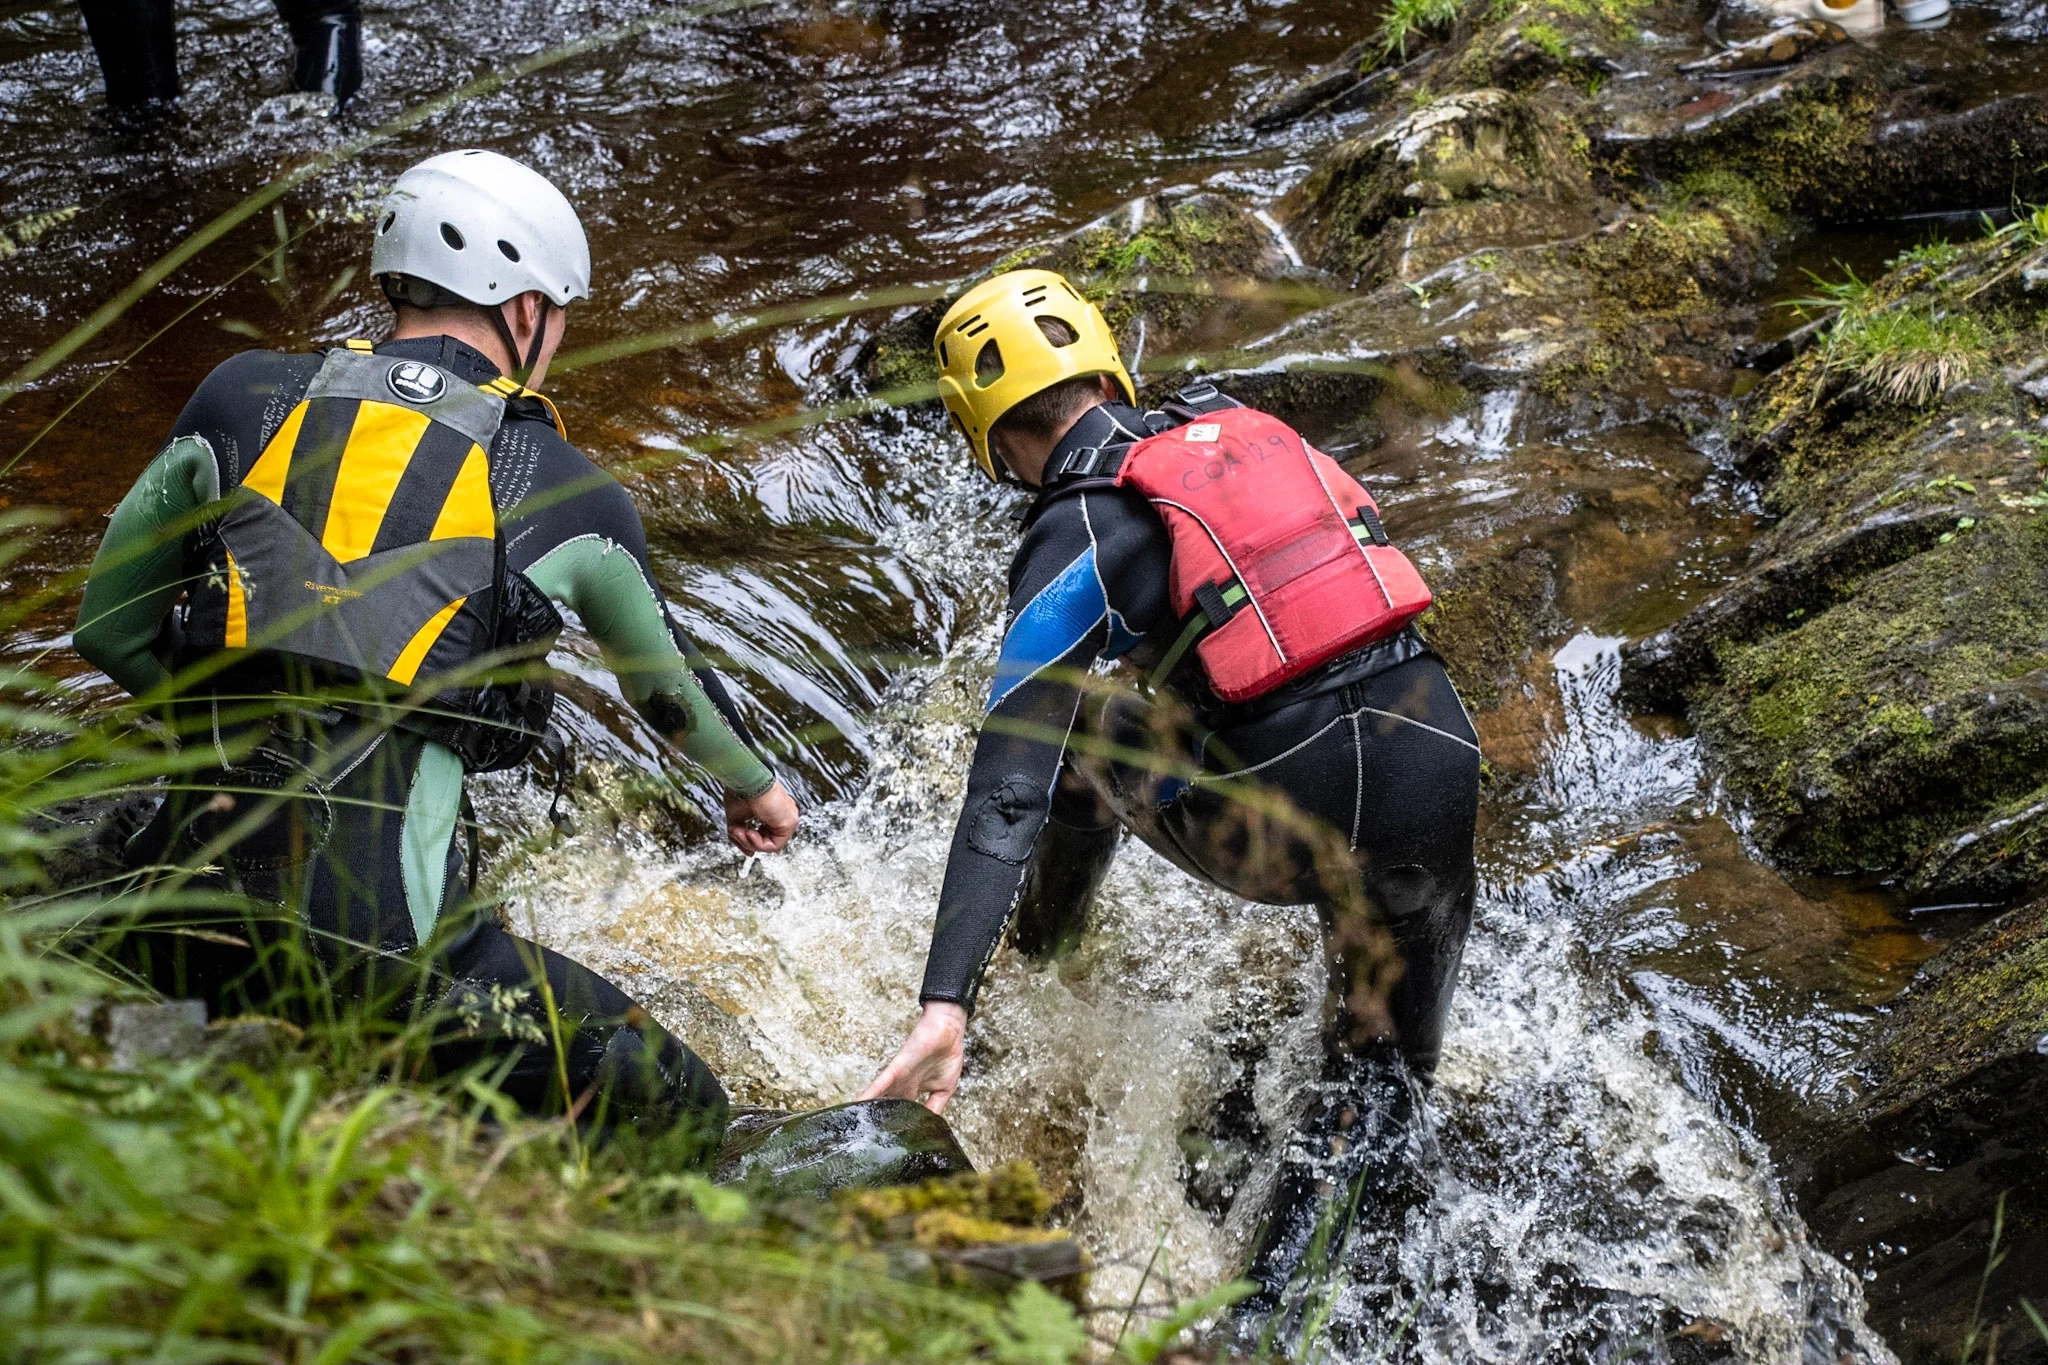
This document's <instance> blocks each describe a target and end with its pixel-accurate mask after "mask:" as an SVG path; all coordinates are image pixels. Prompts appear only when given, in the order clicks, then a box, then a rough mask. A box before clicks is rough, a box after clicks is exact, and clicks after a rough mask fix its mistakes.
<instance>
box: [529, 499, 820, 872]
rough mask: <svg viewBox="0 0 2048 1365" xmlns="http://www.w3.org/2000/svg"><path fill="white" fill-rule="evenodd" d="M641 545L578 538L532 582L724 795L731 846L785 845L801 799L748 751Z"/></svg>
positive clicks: (557, 551) (535, 572)
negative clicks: (666, 603)
mask: <svg viewBox="0 0 2048 1365" xmlns="http://www.w3.org/2000/svg"><path fill="white" fill-rule="evenodd" d="M621 496H623V494H622V495H621ZM634 548H636V547H632V546H628V545H622V544H620V543H619V542H618V541H617V540H616V539H614V538H612V537H609V536H602V535H595V534H592V535H584V536H577V537H575V538H574V539H571V540H568V541H565V542H563V543H562V544H560V545H557V546H556V547H555V548H554V549H552V550H549V551H548V552H547V553H546V554H544V555H542V556H541V557H540V558H539V559H538V560H536V561H535V562H534V564H533V565H532V567H530V568H529V569H527V571H526V573H527V577H529V578H531V579H532V580H533V581H534V583H535V584H537V585H538V586H539V587H540V589H541V591H543V592H545V593H547V594H548V596H550V597H553V598H555V599H556V600H557V601H560V602H563V603H565V604H566V605H567V606H568V607H569V608H570V609H571V610H572V611H574V612H575V613H576V615H577V616H579V617H580V618H582V621H583V625H584V627H585V628H586V629H587V630H589V632H590V633H591V635H592V636H593V637H594V638H595V639H596V640H597V642H598V645H599V647H600V648H602V649H603V650H604V657H605V663H606V665H607V666H608V667H609V668H610V669H611V670H612V672H613V673H614V674H616V675H617V677H618V680H619V688H620V690H621V691H622V692H623V693H624V694H625V697H626V700H627V701H629V702H631V703H632V704H633V705H634V707H635V708H637V709H638V710H639V712H640V714H641V715H643V716H645V717H646V718H647V721H648V723H649V724H651V725H653V726H654V727H655V728H656V729H657V730H659V731H661V732H662V734H663V735H665V736H667V737H668V739H669V740H670V741H671V742H672V743H674V744H675V745H676V746H677V747H678V748H680V749H681V750H682V751H683V755H684V757H686V758H688V759H690V760H691V761H692V762H694V763H697V764H699V765H700V766H702V767H703V768H704V769H706V770H707V771H708V772H709V773H710V774H711V776H712V777H713V778H714V779H715V780H716V781H717V782H718V784H719V785H720V786H721V787H723V788H724V789H725V794H726V798H725V814H726V832H727V834H728V835H729V836H730V837H731V839H732V841H733V843H734V844H735V845H736V846H737V847H739V848H740V849H741V850H742V851H744V852H748V853H769V852H773V851H775V850H777V849H780V848H781V847H782V846H783V845H784V844H787V843H788V842H789V838H790V836H791V835H792V834H794V833H795V832H796V825H797V811H796V803H795V802H794V801H792V800H791V799H790V797H789V793H788V792H787V791H785V790H784V789H783V787H782V784H781V783H779V782H777V781H776V780H775V774H774V773H773V772H771V771H769V769H768V765H767V764H765V763H763V762H762V761H761V760H760V758H759V757H758V756H757V755H756V754H755V753H754V752H753V750H752V749H751V748H749V747H748V745H747V742H746V739H745V730H744V727H743V726H742V725H741V724H740V723H739V718H738V715H737V714H736V713H733V712H732V703H731V700H730V699H729V698H728V697H726V695H725V689H724V687H723V686H722V685H721V684H719V683H718V682H717V675H716V674H713V673H711V671H710V667H709V665H708V664H707V663H705V661H704V660H703V656H702V655H700V654H698V653H697V652H696V650H695V649H694V648H693V647H691V646H690V645H689V642H688V640H687V639H686V638H685V637H684V636H683V635H682V632H680V631H678V630H676V629H675V628H674V627H673V625H672V624H671V623H670V621H669V619H668V613H667V611H666V609H665V608H664V607H663V604H662V601H661V596H660V593H659V592H658V591H657V590H656V588H655V586H654V583H653V580H652V579H651V578H649V577H648V575H647V573H646V570H645V569H644V567H643V565H642V561H641V556H640V555H637V554H635V553H634ZM693 662H694V663H695V664H696V665H698V668H699V669H700V670H701V672H699V671H693V669H692V664H693ZM700 678H703V679H708V680H710V683H711V686H710V687H707V686H706V683H705V682H704V681H700ZM714 690H715V694H716V695H715V696H714ZM721 701H722V702H724V705H723V706H720V705H719V704H718V703H719V702H721Z"/></svg>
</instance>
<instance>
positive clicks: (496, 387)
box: [477, 374, 569, 441]
mask: <svg viewBox="0 0 2048 1365" xmlns="http://www.w3.org/2000/svg"><path fill="white" fill-rule="evenodd" d="M477 387H478V388H480V389H482V390H484V391H485V392H486V393H495V394H497V395H498V397H500V398H533V399H537V400H539V402H540V405H541V406H542V407H543V408H545V409H547V414H548V420H549V421H551V422H553V423H554V424H555V430H556V432H558V433H559V434H560V435H561V438H562V439H563V440H565V441H566V440H568V439H569V428H567V427H565V426H563V425H562V414H561V413H559V412H557V411H556V410H555V405H554V403H553V402H552V401H551V400H550V399H549V398H548V396H547V395H546V394H544V393H542V392H541V391H540V390H538V389H529V388H527V387H526V386H525V385H524V384H521V383H520V382H519V381H518V380H516V379H514V378H512V377H511V376H510V375H503V374H501V375H499V376H498V377H497V378H496V379H493V380H491V381H490V382H489V383H487V384H479V385H477Z"/></svg>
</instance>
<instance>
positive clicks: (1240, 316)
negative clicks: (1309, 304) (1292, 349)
mask: <svg viewBox="0 0 2048 1365" xmlns="http://www.w3.org/2000/svg"><path fill="white" fill-rule="evenodd" d="M1292 250H1293V248H1292V245H1291V244H1290V243H1289V242H1287V240H1286V239H1285V238H1284V237H1282V236H1280V235H1279V233H1278V232H1277V230H1276V229H1275V228H1273V227H1271V226H1268V224H1267V223H1265V222H1262V221H1260V219H1258V218H1257V217H1255V216H1254V215H1253V214H1252V213H1251V212H1250V211H1249V210H1247V209H1246V208H1245V207H1244V206H1243V205H1241V204H1239V203H1237V202H1236V201H1235V200H1232V199H1229V198H1226V197H1224V196H1222V195H1217V194H1196V195H1191V196H1188V197H1186V198H1181V199H1175V200H1173V201H1171V202H1169V201H1166V200H1162V199H1156V198H1146V199H1137V200H1133V201H1132V202H1131V203H1129V204H1127V205H1125V206H1124V207H1123V208H1121V209H1119V210H1118V211H1117V212H1115V213H1112V214H1108V215H1106V216H1104V217H1102V218H1099V219H1097V220H1096V221H1095V222H1093V223H1090V224H1088V225H1087V226H1086V227H1083V228H1082V229H1080V230H1079V231H1078V232H1075V233H1073V234H1072V235H1070V236H1068V237H1064V238H1062V239H1060V240H1059V241H1057V242H1054V243H1052V244H1051V245H1049V246H1044V247H1034V248H1031V249H1029V250H1026V251H1021V252H1016V253H1013V254H1012V255H1010V256H1006V257H1004V258H1003V259H1002V260H1000V261H998V262H996V263H995V264H994V265H993V266H991V267H990V268H989V269H988V270H987V271H986V272H984V274H983V275H980V276H977V277H976V278H975V279H974V280H971V281H969V282H968V283H969V284H970V285H971V284H974V283H978V282H979V281H980V280H981V279H983V278H986V277H987V276H988V275H994V274H999V273H1001V272H1003V271H1006V270H1016V269H1020V268H1023V267H1027V266H1029V267H1035V268H1039V269H1045V270H1057V271H1059V272H1060V273H1061V274H1063V275H1066V276H1067V277H1068V278H1069V279H1071V280H1073V281H1074V283H1075V285H1076V286H1077V287H1079V288H1080V289H1081V290H1082V292H1083V293H1085V294H1087V295H1088V297H1090V298H1092V299H1094V300H1095V301H1096V302H1097V303H1098V304H1100V305H1101V307H1102V311H1103V315H1104V316H1105V317H1106V318H1107V319H1108V321H1109V324H1110V326H1111V328H1112V329H1113V330H1114V331H1115V332H1116V334H1117V340H1118V342H1119V344H1120V345H1121V346H1122V348H1123V352H1124V356H1125V360H1126V363H1130V362H1132V361H1133V360H1134V359H1137V358H1140V357H1141V356H1142V355H1158V354H1161V353H1169V352H1176V351H1183V350H1198V349H1201V348H1204V347H1208V346H1211V345H1214V344H1217V343H1218V342H1219V341H1221V340H1223V339H1226V338H1236V337H1241V336H1244V335H1247V334H1250V333H1254V332H1256V331H1257V330H1259V329H1260V328H1262V327H1263V326H1266V325H1270V324H1272V323H1276V322H1279V321H1281V320H1283V319H1285V318H1286V317H1288V316H1290V315H1291V314H1293V313H1295V312H1299V311H1300V310H1301V308H1302V306H1303V303H1302V299H1303V298H1304V297H1312V295H1307V296H1304V294H1303V292H1302V291H1301V290H1298V289H1297V290H1289V289H1287V288H1285V287H1284V286H1282V287H1279V288H1274V287H1271V285H1272V283H1273V282H1275V281H1281V280H1283V279H1284V278H1285V277H1286V276H1288V275H1290V274H1294V273H1296V272H1297V268H1298V265H1299V262H1298V261H1296V260H1294V259H1293V258H1292V257H1291V256H1290V252H1291V251H1292ZM957 297H958V295H953V296H951V297H948V298H945V299H941V300H939V301H937V302H935V303H932V304H930V305H927V306H926V307H924V308H920V309H918V310H917V311H916V312H914V313H911V314H909V315H908V316H906V317H903V318H899V319H897V320H896V321H895V322H892V323H890V324H889V325H888V326H886V327H884V328H882V329H881V330H880V331H879V332H877V333H876V334H875V336H874V337H873V338H871V339H870V340H869V341H868V342H867V343H866V344H865V345H864V346H863V347H862V349H861V352H860V354H859V356H858V357H857V358H856V366H857V368H858V371H859V373H860V375H861V377H862V379H863V380H864V381H865V383H866V384H867V386H868V388H869V389H870V390H871V391H881V392H886V391H891V390H900V389H913V390H914V389H915V388H917V387H918V386H920V385H927V384H930V383H931V382H932V381H933V380H935V379H936V378H937V376H938V369H937V365H936V363H935V361H934V360H933V358H932V334H933V332H934V330H935V329H936V328H937V327H938V324H939V319H940V318H942V317H944V316H945V313H946V309H948V308H949V307H951V306H952V303H953V299H954V298H957Z"/></svg>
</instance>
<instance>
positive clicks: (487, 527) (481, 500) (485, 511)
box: [427, 444, 498, 540]
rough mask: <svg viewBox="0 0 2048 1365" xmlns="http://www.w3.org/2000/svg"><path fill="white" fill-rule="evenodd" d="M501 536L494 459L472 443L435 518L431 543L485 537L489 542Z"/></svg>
mask: <svg viewBox="0 0 2048 1365" xmlns="http://www.w3.org/2000/svg"><path fill="white" fill-rule="evenodd" d="M497 533H498V514H497V511H496V509H494V508H493V507H492V506H491V458H490V456H488V455H486V454H484V448H483V447H482V446H480V445H474V444H472V445H471V446H470V448H469V454H468V455H467V456H465V457H464V459H463V461H462V468H461V470H460V471H458V472H457V473H456V475H455V486H454V487H453V488H451V489H449V490H448V501H446V502H444V503H442V504H441V515H440V516H438V517H436V518H435V519H434V529H433V530H432V531H431V532H430V533H429V534H428V536H427V539H428V540H453V539H455V538H456V537H457V536H481V537H483V538H484V539H485V540H489V539H490V538H491V537H492V536H494V535H496V534H497Z"/></svg>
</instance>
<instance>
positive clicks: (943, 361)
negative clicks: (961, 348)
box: [939, 340, 953, 370]
mask: <svg viewBox="0 0 2048 1365" xmlns="http://www.w3.org/2000/svg"><path fill="white" fill-rule="evenodd" d="M952 363H953V361H952V358H951V357H949V356H948V355H947V354H946V343H945V342H944V341H943V340H942V341H940V342H939V368H940V369H942V370H943V369H945V368H946V367H947V366H948V365H950V364H952Z"/></svg>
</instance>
